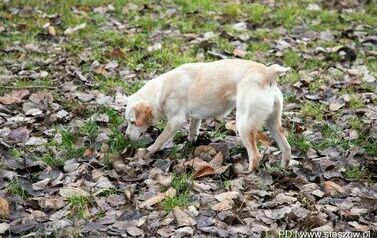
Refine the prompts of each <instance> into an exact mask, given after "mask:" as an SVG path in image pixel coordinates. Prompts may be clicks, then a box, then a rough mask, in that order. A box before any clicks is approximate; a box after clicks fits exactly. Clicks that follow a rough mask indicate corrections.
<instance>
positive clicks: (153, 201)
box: [140, 188, 177, 208]
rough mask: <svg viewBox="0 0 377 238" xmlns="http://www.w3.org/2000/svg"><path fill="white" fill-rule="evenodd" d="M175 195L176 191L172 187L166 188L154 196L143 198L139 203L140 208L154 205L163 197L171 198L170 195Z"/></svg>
mask: <svg viewBox="0 0 377 238" xmlns="http://www.w3.org/2000/svg"><path fill="white" fill-rule="evenodd" d="M176 195H177V191H176V190H175V189H174V188H169V189H168V190H166V192H164V193H159V194H157V195H156V196H154V197H151V198H149V199H147V200H145V201H144V202H142V203H140V207H141V208H143V207H151V206H153V205H155V204H156V203H160V202H162V201H163V200H164V199H165V198H172V197H175V196H176Z"/></svg>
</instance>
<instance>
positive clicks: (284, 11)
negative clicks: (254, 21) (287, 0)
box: [273, 6, 302, 28]
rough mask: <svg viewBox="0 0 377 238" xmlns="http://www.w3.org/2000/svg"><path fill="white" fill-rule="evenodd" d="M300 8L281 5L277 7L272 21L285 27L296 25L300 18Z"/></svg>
mask: <svg viewBox="0 0 377 238" xmlns="http://www.w3.org/2000/svg"><path fill="white" fill-rule="evenodd" d="M301 12H302V10H301V9H300V8H297V7H292V6H288V7H282V8H280V9H278V10H277V11H276V12H275V14H274V15H273V16H274V21H275V23H276V24H277V25H282V26H284V27H286V28H292V27H293V26H294V25H297V24H298V22H299V20H300V13H301Z"/></svg>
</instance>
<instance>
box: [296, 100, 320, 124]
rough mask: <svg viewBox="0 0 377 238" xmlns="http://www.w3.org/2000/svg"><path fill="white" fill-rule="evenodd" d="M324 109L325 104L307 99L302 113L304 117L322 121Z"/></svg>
mask: <svg viewBox="0 0 377 238" xmlns="http://www.w3.org/2000/svg"><path fill="white" fill-rule="evenodd" d="M324 111H325V106H324V105H323V104H319V103H314V102H311V101H306V102H305V103H304V105H303V107H302V110H301V113H302V115H303V116H304V117H310V118H314V119H315V120H318V121H322V120H323V112H324Z"/></svg>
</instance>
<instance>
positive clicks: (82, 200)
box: [68, 196, 89, 218]
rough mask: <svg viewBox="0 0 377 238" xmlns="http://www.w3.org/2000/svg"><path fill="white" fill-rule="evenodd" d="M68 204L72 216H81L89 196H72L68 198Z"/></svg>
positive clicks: (85, 210)
mask: <svg viewBox="0 0 377 238" xmlns="http://www.w3.org/2000/svg"><path fill="white" fill-rule="evenodd" d="M68 205H69V207H70V209H71V215H72V216H76V217H80V218H83V217H85V215H86V212H87V209H88V206H89V198H88V197H86V196H72V197H69V198H68Z"/></svg>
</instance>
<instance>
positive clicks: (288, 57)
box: [283, 50, 301, 68]
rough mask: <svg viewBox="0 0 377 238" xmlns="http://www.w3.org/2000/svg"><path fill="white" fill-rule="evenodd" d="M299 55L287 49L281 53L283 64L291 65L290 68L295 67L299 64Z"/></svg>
mask: <svg viewBox="0 0 377 238" xmlns="http://www.w3.org/2000/svg"><path fill="white" fill-rule="evenodd" d="M300 60H301V59H300V56H299V55H298V53H296V52H294V51H292V50H289V51H287V52H286V53H285V54H284V55H283V62H284V65H286V66H289V67H292V68H297V67H298V66H299V64H300Z"/></svg>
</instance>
